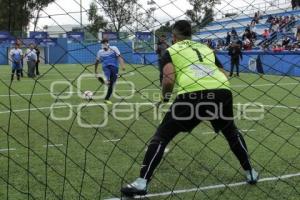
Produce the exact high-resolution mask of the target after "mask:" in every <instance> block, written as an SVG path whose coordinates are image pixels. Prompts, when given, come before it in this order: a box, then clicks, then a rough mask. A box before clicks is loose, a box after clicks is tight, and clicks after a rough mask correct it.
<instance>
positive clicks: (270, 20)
mask: <svg viewBox="0 0 300 200" xmlns="http://www.w3.org/2000/svg"><path fill="white" fill-rule="evenodd" d="M273 19H274V17H273V16H272V15H270V16H269V17H268V19H267V21H266V22H267V23H272V21H273Z"/></svg>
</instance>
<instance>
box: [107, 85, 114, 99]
mask: <svg viewBox="0 0 300 200" xmlns="http://www.w3.org/2000/svg"><path fill="white" fill-rule="evenodd" d="M113 87H114V84H113V83H112V82H110V83H109V84H108V90H107V94H106V97H105V100H106V101H108V100H109V99H110V97H111V95H112V93H113Z"/></svg>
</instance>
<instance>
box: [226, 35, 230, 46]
mask: <svg viewBox="0 0 300 200" xmlns="http://www.w3.org/2000/svg"><path fill="white" fill-rule="evenodd" d="M230 40H231V32H227V36H226V46H229V44H230Z"/></svg>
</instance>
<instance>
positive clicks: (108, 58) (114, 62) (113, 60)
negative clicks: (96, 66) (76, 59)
mask: <svg viewBox="0 0 300 200" xmlns="http://www.w3.org/2000/svg"><path fill="white" fill-rule="evenodd" d="M119 56H121V55H120V51H119V49H118V48H117V47H115V46H111V47H109V49H108V50H107V51H105V50H104V49H101V50H100V51H98V53H97V60H99V61H100V62H101V63H102V67H103V68H105V67H109V66H113V67H116V68H119V61H118V57H119Z"/></svg>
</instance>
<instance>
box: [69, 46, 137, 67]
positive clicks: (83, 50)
mask: <svg viewBox="0 0 300 200" xmlns="http://www.w3.org/2000/svg"><path fill="white" fill-rule="evenodd" d="M110 45H111V46H117V47H118V49H119V50H120V52H121V54H122V57H123V58H124V60H125V62H126V63H132V44H131V42H111V43H110ZM100 48H101V45H100V44H99V43H94V44H81V43H71V44H68V55H67V57H68V58H67V60H68V62H67V63H68V64H92V63H94V62H95V60H96V56H97V52H98V51H99V49H100Z"/></svg>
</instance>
